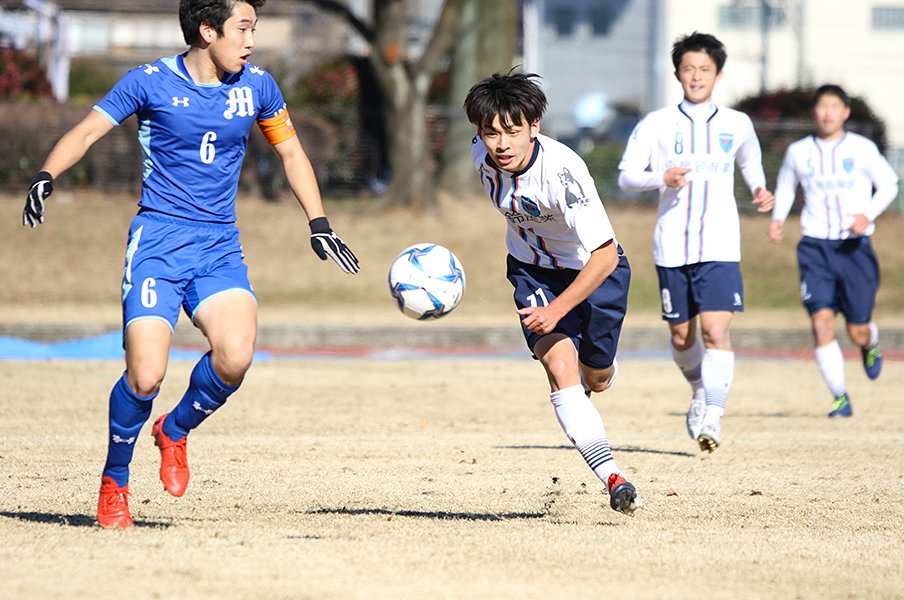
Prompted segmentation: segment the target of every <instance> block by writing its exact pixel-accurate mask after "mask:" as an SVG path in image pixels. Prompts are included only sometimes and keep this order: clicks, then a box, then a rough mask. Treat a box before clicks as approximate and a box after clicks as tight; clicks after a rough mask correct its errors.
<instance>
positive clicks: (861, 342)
mask: <svg viewBox="0 0 904 600" xmlns="http://www.w3.org/2000/svg"><path fill="white" fill-rule="evenodd" d="M847 332H848V337H849V338H851V342H853V343H854V345H856V346H866V345H867V344H869V340H870V337H871V335H870V330H869V325H867V324H859V323H858V324H856V325H848V326H847Z"/></svg>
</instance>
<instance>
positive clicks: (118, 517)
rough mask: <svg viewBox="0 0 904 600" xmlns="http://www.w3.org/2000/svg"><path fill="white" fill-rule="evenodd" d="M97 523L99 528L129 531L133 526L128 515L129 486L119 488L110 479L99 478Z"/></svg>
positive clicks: (130, 516)
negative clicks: (115, 528)
mask: <svg viewBox="0 0 904 600" xmlns="http://www.w3.org/2000/svg"><path fill="white" fill-rule="evenodd" d="M97 523H98V525H100V526H101V527H118V528H120V529H129V528H130V527H132V526H133V525H134V524H135V523H134V522H133V521H132V515H131V514H130V513H129V486H125V487H119V486H118V485H116V482H115V481H113V478H112V477H101V480H100V498H98V499H97Z"/></svg>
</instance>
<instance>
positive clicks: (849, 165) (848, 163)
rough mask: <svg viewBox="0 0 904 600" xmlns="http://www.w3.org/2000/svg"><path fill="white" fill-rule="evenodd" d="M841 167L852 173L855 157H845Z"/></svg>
mask: <svg viewBox="0 0 904 600" xmlns="http://www.w3.org/2000/svg"><path fill="white" fill-rule="evenodd" d="M841 168H843V169H844V172H845V173H850V172H851V171H853V170H854V159H853V158H845V159H843V160H842V161H841Z"/></svg>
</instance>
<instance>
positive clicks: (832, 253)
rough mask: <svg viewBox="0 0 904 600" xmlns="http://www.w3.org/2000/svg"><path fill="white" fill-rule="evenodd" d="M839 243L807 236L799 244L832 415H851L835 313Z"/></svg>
mask: <svg viewBox="0 0 904 600" xmlns="http://www.w3.org/2000/svg"><path fill="white" fill-rule="evenodd" d="M838 245H839V242H838V241H834V240H817V239H814V238H808V237H804V238H802V239H801V241H800V242H799V243H798V245H797V262H798V267H799V269H800V297H801V302H802V303H803V305H804V307H805V308H806V309H807V313H808V314H809V315H810V325H811V328H812V331H813V345H814V352H813V355H814V357H815V358H816V366H817V367H818V368H819V374H820V375H821V376H822V379H823V381H824V382H825V384H826V387H827V388H828V390H829V392H830V393H831V394H832V402H833V404H832V410H831V411H830V412H829V416H831V417H838V416H845V417H849V416H851V415H852V414H853V411H852V409H851V401H850V398H849V397H848V394H847V383H846V381H845V374H844V355H843V353H842V351H841V346H840V345H839V344H838V340H837V339H835V315H836V313H837V311H838V298H839V294H838V291H839V288H838V286H839V280H838V276H837V272H838V271H837V268H838V266H839V265H838V264H836V249H837V247H838Z"/></svg>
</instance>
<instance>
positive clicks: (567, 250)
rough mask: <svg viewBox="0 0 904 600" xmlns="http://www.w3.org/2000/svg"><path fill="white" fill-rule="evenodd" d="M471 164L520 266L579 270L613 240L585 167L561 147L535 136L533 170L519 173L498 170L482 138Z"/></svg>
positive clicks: (549, 139) (603, 210) (476, 141)
mask: <svg viewBox="0 0 904 600" xmlns="http://www.w3.org/2000/svg"><path fill="white" fill-rule="evenodd" d="M471 158H472V160H473V161H474V166H475V167H476V168H477V171H478V172H479V174H480V181H481V183H482V184H483V187H484V190H486V193H487V195H488V196H489V197H490V199H491V200H492V202H493V205H494V206H495V207H496V209H497V210H498V211H499V212H500V213H502V215H503V216H504V217H505V220H506V223H507V224H508V231H507V233H506V236H505V243H506V247H507V249H508V252H509V254H510V255H512V256H513V257H514V258H516V259H517V260H520V261H521V262H524V263H528V264H532V265H537V266H541V267H550V268H554V269H559V268H567V269H581V268H583V267H584V265H585V264H586V263H587V260H588V259H589V258H590V253H591V251H592V250H594V249H595V248H598V247H599V246H601V245H602V244H603V243H604V242H607V241H609V240H614V239H615V232H614V231H613V230H612V225H611V224H610V223H609V217H608V216H607V215H606V210H605V209H604V208H603V203H602V201H601V200H600V197H599V194H598V193H597V191H596V186H595V185H594V182H593V178H592V177H591V176H590V173H589V171H588V170H587V166H586V165H585V164H584V161H583V160H582V159H581V157H580V156H578V155H577V154H576V153H575V152H574V151H573V150H572V149H571V148H569V147H568V146H566V145H564V144H562V143H561V142H557V141H556V140H554V139H552V138H549V137H546V136H544V135H540V134H537V136H536V137H535V144H534V150H533V154H532V156H531V159H530V163H529V165H528V166H527V167H526V168H525V169H524V170H523V171H519V172H517V173H508V172H504V171H503V170H501V169H499V167H497V166H496V165H495V164H494V163H493V160H492V159H491V158H490V156H489V153H488V151H487V147H486V144H484V142H483V140H482V139H480V138H479V137H477V138H475V140H474V144H473V145H472V146H471ZM616 243H617V242H616Z"/></svg>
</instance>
